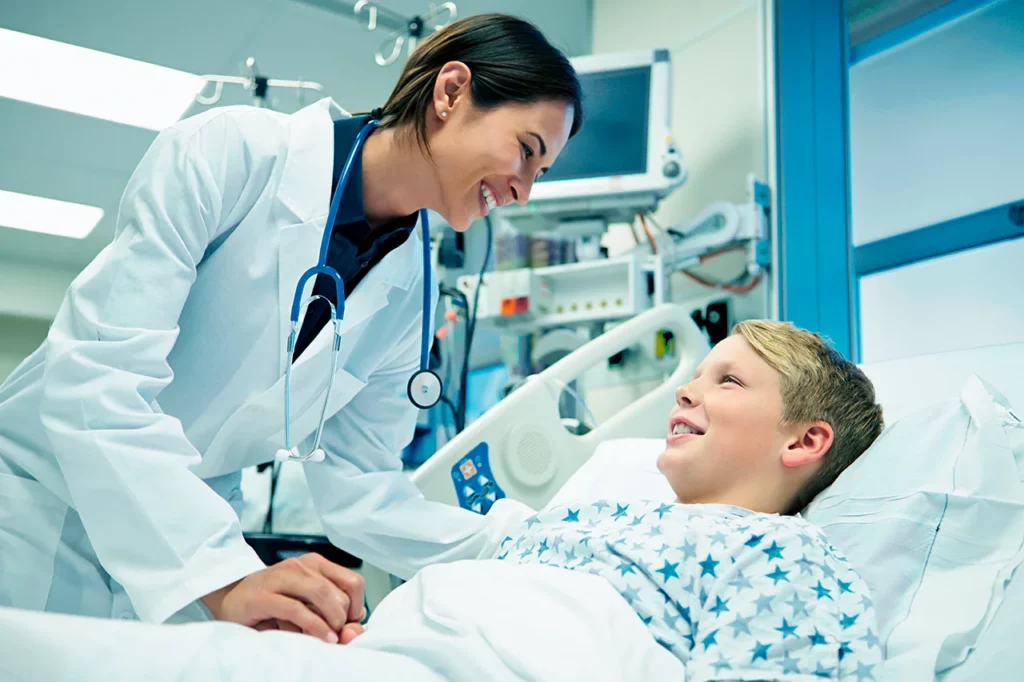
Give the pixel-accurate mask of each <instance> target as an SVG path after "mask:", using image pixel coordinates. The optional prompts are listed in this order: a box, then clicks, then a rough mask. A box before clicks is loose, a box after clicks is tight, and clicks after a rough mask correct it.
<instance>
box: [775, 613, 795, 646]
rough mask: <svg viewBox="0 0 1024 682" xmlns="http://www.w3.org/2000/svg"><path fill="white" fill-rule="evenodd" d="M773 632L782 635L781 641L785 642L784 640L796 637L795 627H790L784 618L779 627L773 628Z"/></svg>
mask: <svg viewBox="0 0 1024 682" xmlns="http://www.w3.org/2000/svg"><path fill="white" fill-rule="evenodd" d="M775 630H776V631H777V632H778V633H780V634H781V635H782V639H783V641H785V639H786V638H787V637H796V636H797V635H796V626H795V625H790V624H789V621H787V620H786V619H785V618H783V619H782V625H780V626H779V627H777V628H775Z"/></svg>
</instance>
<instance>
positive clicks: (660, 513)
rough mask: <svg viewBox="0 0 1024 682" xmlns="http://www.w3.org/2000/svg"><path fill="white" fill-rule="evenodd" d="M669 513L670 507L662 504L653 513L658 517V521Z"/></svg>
mask: <svg viewBox="0 0 1024 682" xmlns="http://www.w3.org/2000/svg"><path fill="white" fill-rule="evenodd" d="M670 511H672V505H670V504H663V505H661V506H660V507H658V508H657V509H655V510H654V513H655V514H657V515H658V520H659V521H660V520H661V517H663V516H664V515H665V514H668V513H669V512H670Z"/></svg>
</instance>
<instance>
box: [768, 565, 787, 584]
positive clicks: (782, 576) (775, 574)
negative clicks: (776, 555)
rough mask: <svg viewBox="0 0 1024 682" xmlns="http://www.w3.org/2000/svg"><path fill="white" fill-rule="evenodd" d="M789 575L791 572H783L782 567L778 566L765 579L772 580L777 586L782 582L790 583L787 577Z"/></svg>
mask: <svg viewBox="0 0 1024 682" xmlns="http://www.w3.org/2000/svg"><path fill="white" fill-rule="evenodd" d="M787 575H789V571H783V570H782V567H780V566H779V565H778V564H776V565H775V570H774V571H772V572H771V573H769V574H768V575H767V576H765V577H767V578H771V579H772V580H774V581H775V584H776V585H778V584H779V581H780V580H785V581H786V582H787V583H788V582H789V578H787V577H786V576H787Z"/></svg>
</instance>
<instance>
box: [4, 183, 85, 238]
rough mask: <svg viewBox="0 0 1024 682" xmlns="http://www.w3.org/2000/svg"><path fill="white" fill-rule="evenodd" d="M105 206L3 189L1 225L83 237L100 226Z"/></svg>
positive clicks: (60, 235) (61, 235) (62, 235)
mask: <svg viewBox="0 0 1024 682" xmlns="http://www.w3.org/2000/svg"><path fill="white" fill-rule="evenodd" d="M102 217H103V209H102V208H97V207H95V206H86V205H84V204H73V203H71V202H69V201H58V200H57V199H46V198H44V197H36V196H32V195H30V194H18V193H17V192H7V191H4V190H2V189H0V227H12V228H14V229H16V230H27V231H29V232H42V233H43V234H53V235H57V236H59V237H71V238H72V239H82V238H83V237H85V236H86V235H88V234H89V233H90V232H92V231H93V228H95V227H96V224H97V223H99V221H100V218H102Z"/></svg>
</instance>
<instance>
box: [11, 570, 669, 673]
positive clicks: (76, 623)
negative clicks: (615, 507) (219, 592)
mask: <svg viewBox="0 0 1024 682" xmlns="http://www.w3.org/2000/svg"><path fill="white" fill-rule="evenodd" d="M0 649H2V650H3V652H4V653H3V655H2V656H0V679H2V680H4V681H5V682H7V681H8V680H14V681H18V682H20V681H22V680H24V681H25V682H42V681H46V680H63V679H74V680H76V682H111V681H116V680H146V682H171V681H172V680H173V681H175V682H177V681H179V680H182V681H184V680H204V681H207V680H209V681H211V682H214V681H216V682H261V681H263V680H266V682H291V681H293V680H294V682H320V681H321V680H322V681H323V682H339V680H344V681H345V682H358V681H360V680H373V681H374V682H377V681H383V680H395V681H396V682H397V681H398V680H402V681H403V682H404V681H407V680H417V681H424V682H434V681H435V680H436V681H438V682H440V681H441V680H446V681H451V682H461V681H463V680H465V681H466V682H470V681H472V682H478V681H479V680H484V679H486V680H493V681H495V682H501V681H503V680H516V681H521V680H524V679H525V680H537V681H538V682H547V681H548V680H550V681H552V682H565V681H566V680H582V679H586V680H594V681H597V682H600V681H603V680H607V681H609V682H612V681H616V682H618V681H621V680H646V679H683V678H684V677H685V672H684V671H683V667H682V664H681V663H680V662H679V661H678V660H677V659H676V658H675V657H674V656H672V655H671V654H670V653H669V652H668V651H666V650H665V649H663V648H662V647H661V646H659V645H658V644H657V643H655V641H654V639H653V638H652V637H651V636H650V635H649V634H648V632H647V629H646V628H645V627H644V626H643V624H642V623H641V622H640V620H639V619H638V618H637V616H636V614H635V613H634V612H633V611H632V609H630V608H629V606H628V605H627V604H626V602H625V601H624V600H623V599H622V597H621V596H620V595H619V594H618V593H617V592H616V591H615V590H614V589H613V588H612V587H611V585H609V584H608V583H607V582H606V581H605V580H604V579H602V578H599V577H596V576H589V575H583V574H573V573H569V572H566V571H562V570H560V569H556V568H552V567H548V566H513V565H508V564H505V563H503V562H497V561H486V562H484V561H480V562H461V563H456V564H447V565H440V566H433V567H430V568H427V569H425V570H423V571H421V572H420V573H419V574H418V575H417V576H416V578H414V579H413V580H411V581H410V582H409V583H407V584H406V585H403V586H402V587H401V588H399V589H398V590H396V591H395V592H393V593H392V594H391V595H390V596H389V597H388V598H387V599H386V600H385V601H384V602H382V603H381V605H380V607H379V608H378V609H377V611H376V612H375V613H374V614H373V616H372V618H371V619H370V622H369V624H368V628H367V632H366V634H364V635H363V636H362V637H360V638H359V639H357V640H356V641H355V642H354V643H353V644H352V645H350V646H347V647H343V646H338V645H328V644H324V643H321V642H319V641H317V640H315V639H313V638H312V637H307V636H303V635H294V634H289V633H283V632H264V633H259V632H256V631H254V630H250V629H248V628H243V627H241V626H236V625H232V624H228V623H196V624H189V625H177V626H169V625H168V626H156V625H145V624H140V623H134V622H122V621H100V620H93V619H85V618H77V617H70V616H60V615H54V614H40V613H28V612H24V611H14V610H3V609H0Z"/></svg>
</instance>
